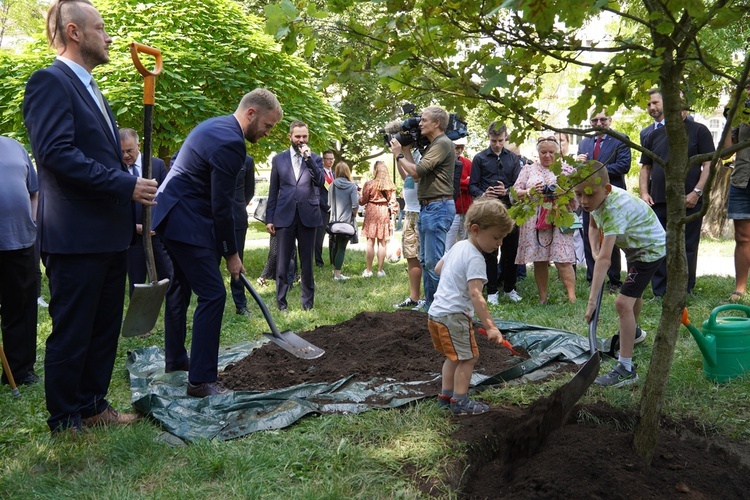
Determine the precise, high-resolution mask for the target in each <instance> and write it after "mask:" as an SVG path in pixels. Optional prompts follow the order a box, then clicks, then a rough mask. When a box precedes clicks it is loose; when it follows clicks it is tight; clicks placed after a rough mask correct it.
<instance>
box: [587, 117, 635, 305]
mask: <svg viewBox="0 0 750 500" xmlns="http://www.w3.org/2000/svg"><path fill="white" fill-rule="evenodd" d="M594 111H596V110H594ZM591 126H592V127H600V128H601V129H602V130H598V131H597V132H596V136H595V137H584V138H583V140H581V142H579V143H578V161H584V162H585V161H589V160H596V161H598V162H599V163H601V164H602V165H604V166H605V167H606V168H607V173H608V174H609V182H610V184H612V185H613V186H617V187H619V188H622V189H627V188H626V187H625V174H627V173H628V172H629V171H630V147H628V146H627V145H626V144H625V143H624V142H622V141H620V140H619V139H616V138H615V137H613V136H611V135H609V134H607V132H606V130H603V129H607V128H611V127H612V118H611V117H610V116H607V112H606V109H605V110H602V111H600V112H599V113H595V114H594V113H593V112H592V116H591ZM583 253H584V255H585V256H586V279H587V280H588V281H589V282H591V278H592V276H593V272H594V257H593V255H592V254H591V244H590V243H589V214H588V212H586V211H585V210H584V211H583ZM611 262H612V263H611V265H610V266H609V270H608V271H607V277H608V278H609V291H610V292H611V293H617V292H618V291H619V289H620V287H621V286H622V277H621V275H620V272H621V271H622V262H621V258H620V248H619V247H618V246H615V247H614V248H613V249H612V261H611Z"/></svg>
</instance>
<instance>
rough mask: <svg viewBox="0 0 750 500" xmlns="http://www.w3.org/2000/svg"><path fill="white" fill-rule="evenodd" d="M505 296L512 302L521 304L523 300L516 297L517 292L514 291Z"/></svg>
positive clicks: (518, 296)
mask: <svg viewBox="0 0 750 500" xmlns="http://www.w3.org/2000/svg"><path fill="white" fill-rule="evenodd" d="M505 296H506V297H508V298H509V299H510V300H511V301H512V302H521V301H522V300H523V297H521V296H520V295H518V292H516V291H515V290H511V291H510V292H506V293H505Z"/></svg>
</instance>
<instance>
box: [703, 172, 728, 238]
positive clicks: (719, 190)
mask: <svg viewBox="0 0 750 500" xmlns="http://www.w3.org/2000/svg"><path fill="white" fill-rule="evenodd" d="M715 174H716V175H714V183H713V187H712V188H711V205H710V206H709V207H708V211H707V212H706V216H705V217H703V228H702V230H701V235H702V236H708V237H710V238H722V239H727V238H732V237H733V236H734V228H733V227H732V225H731V224H727V200H728V199H729V179H730V177H731V176H732V169H731V168H726V167H721V166H720V167H717V170H716V173H715Z"/></svg>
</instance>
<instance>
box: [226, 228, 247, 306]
mask: <svg viewBox="0 0 750 500" xmlns="http://www.w3.org/2000/svg"><path fill="white" fill-rule="evenodd" d="M234 237H235V239H236V240H237V253H239V254H240V260H241V261H242V262H243V263H244V262H245V238H247V226H245V227H244V228H241V229H237V228H235V229H234ZM229 288H230V290H232V300H233V301H234V307H236V308H237V309H244V308H246V307H247V297H245V286H244V285H243V284H242V282H241V281H240V280H233V279H230V280H229Z"/></svg>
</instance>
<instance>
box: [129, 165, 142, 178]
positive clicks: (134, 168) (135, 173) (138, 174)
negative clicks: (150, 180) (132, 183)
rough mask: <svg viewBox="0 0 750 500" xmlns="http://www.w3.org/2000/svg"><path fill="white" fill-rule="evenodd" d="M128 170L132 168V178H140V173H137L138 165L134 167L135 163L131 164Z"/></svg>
mask: <svg viewBox="0 0 750 500" xmlns="http://www.w3.org/2000/svg"><path fill="white" fill-rule="evenodd" d="M130 168H132V169H133V172H132V173H133V176H134V177H140V176H141V173H140V172H139V171H138V165H136V164H135V163H133V164H132V165H131V166H130Z"/></svg>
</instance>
